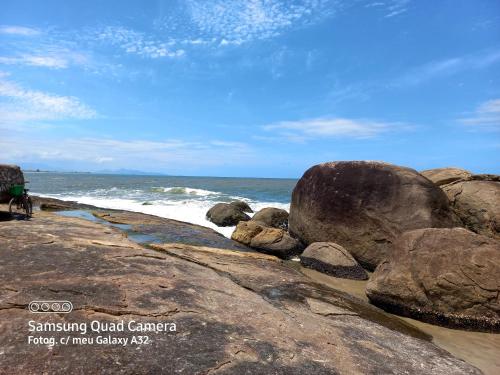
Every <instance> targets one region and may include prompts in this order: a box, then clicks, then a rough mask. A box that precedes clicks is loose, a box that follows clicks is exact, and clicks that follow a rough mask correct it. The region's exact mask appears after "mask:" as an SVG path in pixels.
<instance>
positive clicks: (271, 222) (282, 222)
mask: <svg viewBox="0 0 500 375" xmlns="http://www.w3.org/2000/svg"><path fill="white" fill-rule="evenodd" d="M252 220H253V221H258V222H261V223H263V224H265V225H266V226H268V227H272V228H281V229H284V230H287V229H288V212H286V211H285V210H282V209H280V208H274V207H266V208H263V209H262V210H260V211H258V212H257V213H256V214H255V215H253V217H252Z"/></svg>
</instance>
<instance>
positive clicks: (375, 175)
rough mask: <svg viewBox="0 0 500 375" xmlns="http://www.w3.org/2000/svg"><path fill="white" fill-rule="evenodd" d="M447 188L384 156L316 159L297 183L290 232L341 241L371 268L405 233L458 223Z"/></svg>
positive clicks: (310, 240)
mask: <svg viewBox="0 0 500 375" xmlns="http://www.w3.org/2000/svg"><path fill="white" fill-rule="evenodd" d="M455 225H456V219H455V217H454V215H453V213H452V211H451V209H450V207H449V203H448V198H447V197H446V195H445V194H444V193H443V191H442V190H441V189H440V188H439V187H437V186H436V185H435V184H433V183H432V182H431V181H429V180H428V179H427V178H425V177H423V176H422V175H420V174H419V173H417V172H416V171H415V170H413V169H410V168H404V167H398V166H395V165H391V164H387V163H382V162H369V161H345V162H331V163H323V164H319V165H316V166H314V167H312V168H310V169H309V170H307V171H306V172H305V173H304V175H303V176H302V178H301V179H300V180H299V182H298V183H297V185H296V186H295V188H294V190H293V194H292V203H291V208H290V217H289V229H290V232H291V233H292V234H293V235H295V236H297V237H298V238H300V239H301V240H302V241H303V242H305V243H307V244H311V243H313V242H335V243H338V244H340V245H342V246H344V247H345V248H347V249H349V251H350V252H351V254H352V255H353V256H354V257H355V258H356V259H357V260H358V262H360V263H361V265H362V266H364V267H366V268H368V269H374V268H375V267H376V266H377V264H379V263H380V262H381V261H382V260H383V259H384V258H385V257H386V256H387V255H389V254H390V251H391V247H392V243H393V242H394V240H395V239H396V238H397V237H398V236H400V235H401V233H403V232H405V231H407V230H412V229H418V228H431V227H453V226H455Z"/></svg>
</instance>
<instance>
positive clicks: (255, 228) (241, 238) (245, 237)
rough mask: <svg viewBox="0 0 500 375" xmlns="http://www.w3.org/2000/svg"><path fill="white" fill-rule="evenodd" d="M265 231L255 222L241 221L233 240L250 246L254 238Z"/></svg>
mask: <svg viewBox="0 0 500 375" xmlns="http://www.w3.org/2000/svg"><path fill="white" fill-rule="evenodd" d="M263 230H264V226H263V225H261V224H259V223H257V222H255V221H252V220H250V221H240V222H239V223H238V225H236V228H235V229H234V231H233V234H232V235H231V239H233V240H235V241H238V242H240V243H242V244H244V245H247V246H250V242H252V238H254V237H255V236H256V235H257V234H259V233H260V232H262V231H263Z"/></svg>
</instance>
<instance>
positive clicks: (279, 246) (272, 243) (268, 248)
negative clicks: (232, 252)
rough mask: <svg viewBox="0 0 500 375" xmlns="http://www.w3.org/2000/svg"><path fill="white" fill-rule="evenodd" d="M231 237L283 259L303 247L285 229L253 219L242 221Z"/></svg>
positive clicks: (296, 252)
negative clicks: (267, 225) (272, 226)
mask: <svg viewBox="0 0 500 375" xmlns="http://www.w3.org/2000/svg"><path fill="white" fill-rule="evenodd" d="M231 239H233V240H235V241H238V242H240V243H242V244H244V245H247V246H250V247H251V248H253V249H256V250H257V251H260V252H263V253H266V254H271V255H275V256H277V257H279V258H282V259H287V258H290V257H291V256H293V255H296V254H298V253H299V252H300V250H302V249H303V246H302V244H301V243H300V241H299V240H297V239H295V238H293V237H291V236H290V235H289V234H288V233H287V232H286V231H284V230H283V229H279V228H269V227H266V226H264V225H263V224H262V223H260V222H258V221H253V220H250V221H240V222H239V223H238V225H237V226H236V228H235V229H234V232H233V234H232V235H231Z"/></svg>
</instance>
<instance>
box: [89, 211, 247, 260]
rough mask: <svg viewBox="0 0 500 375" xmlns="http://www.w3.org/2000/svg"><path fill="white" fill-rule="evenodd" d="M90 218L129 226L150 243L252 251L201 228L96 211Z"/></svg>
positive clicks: (134, 215)
mask: <svg viewBox="0 0 500 375" xmlns="http://www.w3.org/2000/svg"><path fill="white" fill-rule="evenodd" d="M92 214H93V215H94V216H95V217H98V218H100V219H103V220H105V221H107V222H110V223H113V224H124V225H129V226H130V231H131V232H133V233H140V234H143V235H146V236H149V237H150V238H153V239H154V241H152V242H174V243H183V244H189V245H199V246H212V247H219V248H223V249H232V250H238V251H252V250H251V249H249V248H248V247H246V246H244V245H242V244H239V243H238V242H235V241H233V240H230V239H229V238H226V237H224V236H223V235H222V234H220V233H219V232H216V231H214V230H213V229H211V228H207V227H203V226H201V225H196V224H191V223H186V222H183V221H178V220H173V219H166V218H162V217H158V216H153V215H147V214H142V213H139V212H129V211H114V210H102V209H99V210H96V211H93V212H92Z"/></svg>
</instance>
